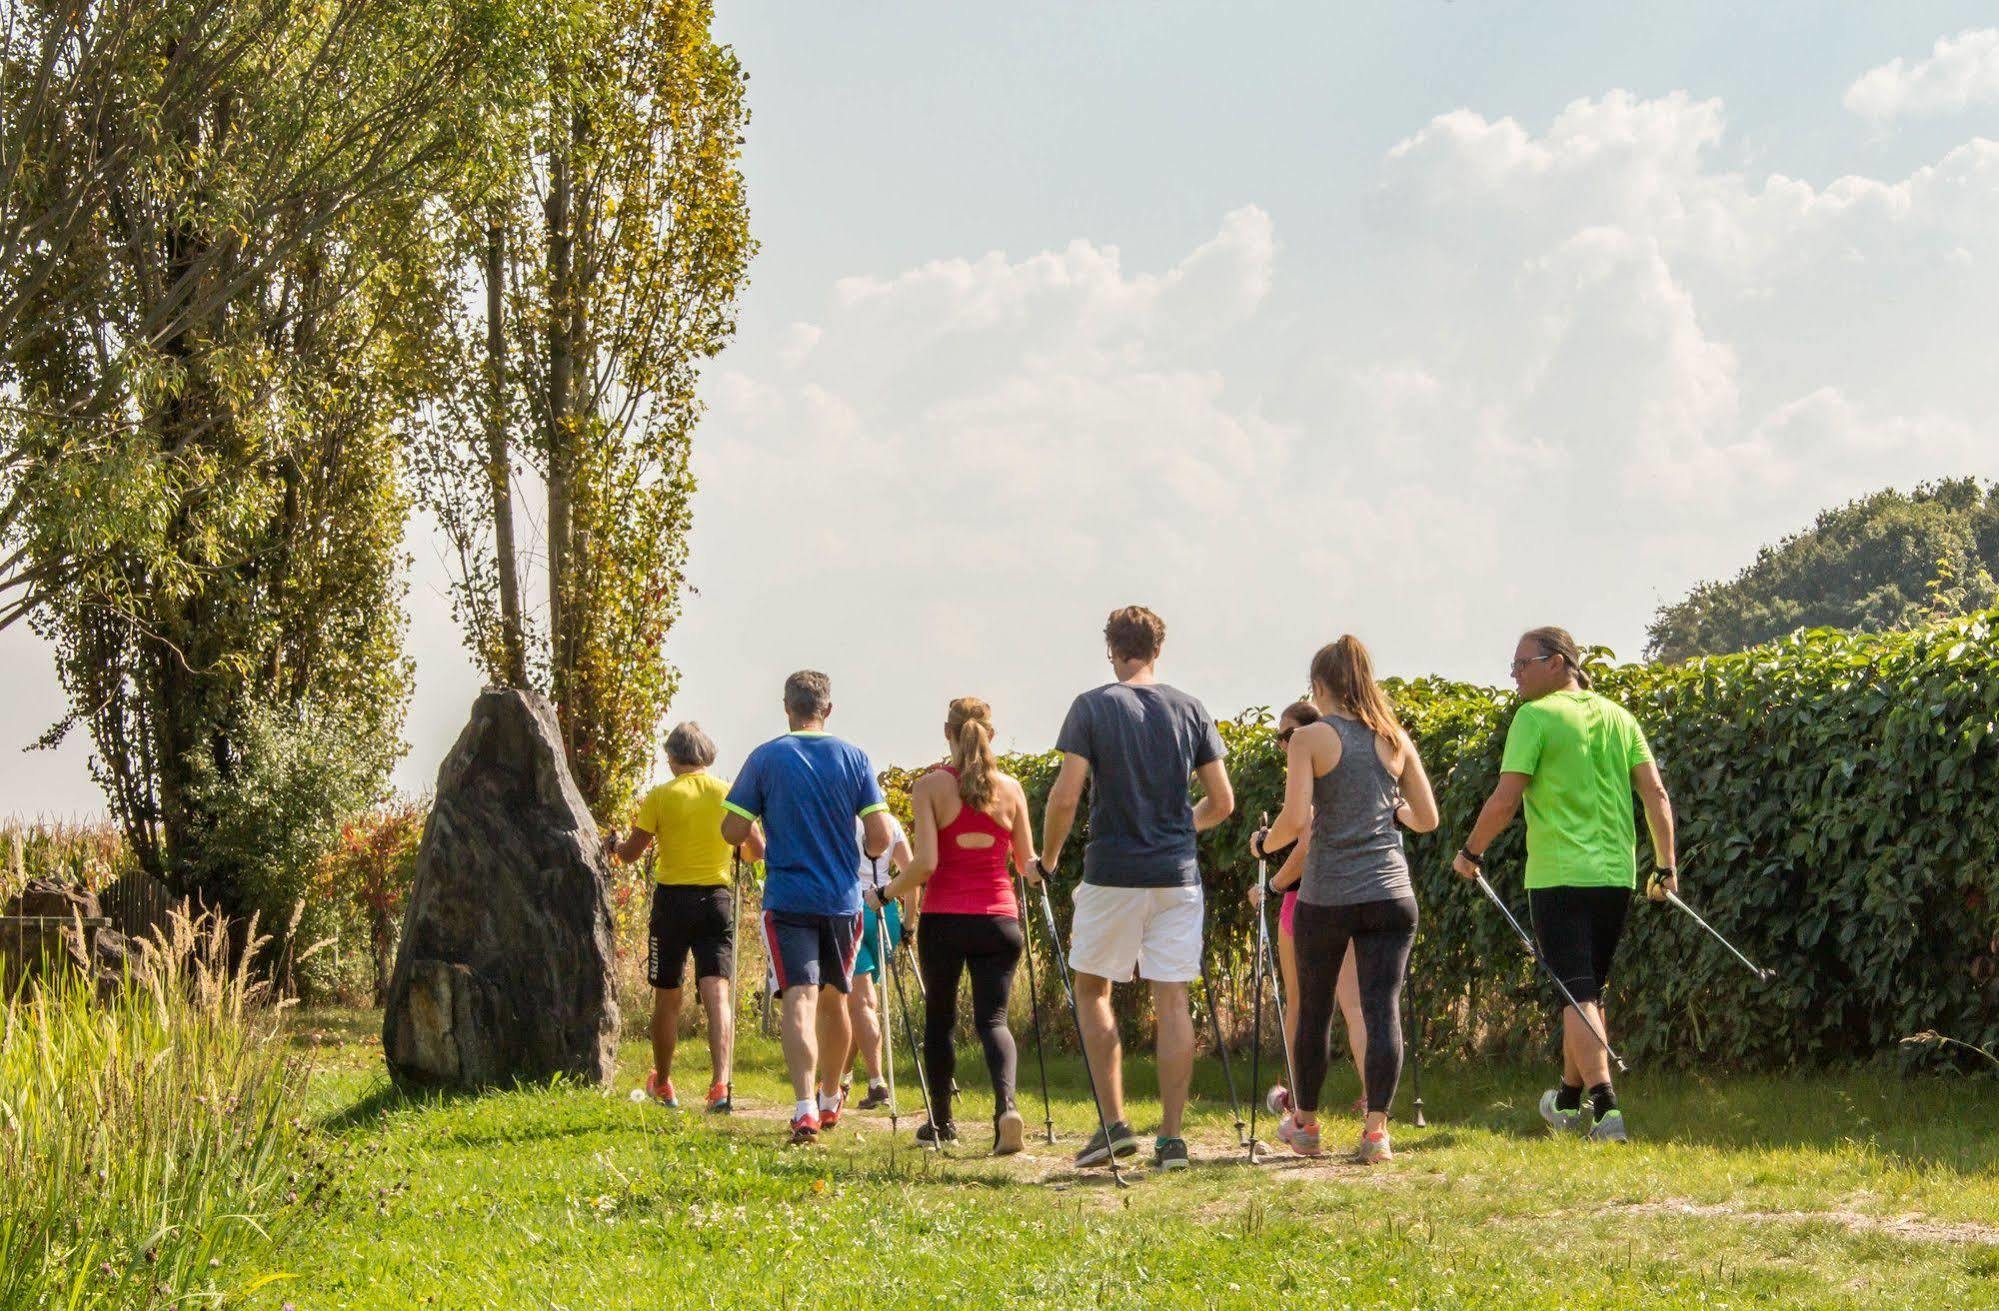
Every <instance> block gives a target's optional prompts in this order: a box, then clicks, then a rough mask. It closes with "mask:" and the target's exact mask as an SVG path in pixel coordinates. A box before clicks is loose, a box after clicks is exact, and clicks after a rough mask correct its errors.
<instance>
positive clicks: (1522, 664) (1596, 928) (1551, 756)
mask: <svg viewBox="0 0 1999 1311" xmlns="http://www.w3.org/2000/svg"><path fill="white" fill-rule="evenodd" d="M1513 682H1514V686H1515V687H1517V688H1518V689H1519V691H1520V697H1521V701H1522V704H1521V706H1520V709H1519V710H1518V711H1517V712H1516V713H1515V714H1514V716H1513V725H1512V727H1511V728H1509V729H1508V730H1507V734H1506V751H1505V754H1504V756H1503V757H1502V758H1501V760H1500V765H1499V786H1497V787H1495V788H1494V789H1493V790H1492V795H1491V796H1490V797H1489V798H1487V799H1486V803H1485V808H1484V809H1483V810H1481V811H1480V812H1479V816H1478V822H1477V823H1476V824H1474V825H1473V826H1472V831H1471V836H1470V837H1468V838H1466V839H1465V844H1464V846H1463V847H1462V848H1461V849H1460V850H1459V851H1458V856H1457V860H1456V861H1455V862H1454V866H1453V867H1454V868H1455V869H1456V870H1457V872H1458V873H1459V874H1462V875H1463V876H1464V877H1465V878H1467V879H1472V878H1476V877H1477V876H1478V874H1479V873H1480V871H1481V869H1482V868H1483V866H1482V864H1481V861H1482V860H1483V858H1484V854H1485V850H1486V848H1487V847H1489V846H1491V845H1492V842H1493V840H1494V839H1495V838H1497V837H1498V836H1499V835H1500V834H1501V833H1502V832H1504V831H1505V830H1506V827H1507V825H1509V824H1511V823H1512V822H1513V817H1514V815H1516V814H1517V813H1519V809H1520V804H1521V802H1522V801H1523V800H1524V801H1525V802H1526V805H1527V900H1528V907H1529V909H1530V910H1531V911H1532V913H1533V919H1534V937H1535V939H1536V941H1537V942H1538V943H1539V944H1540V949H1541V956H1542V958H1543V959H1544V960H1545V961H1547V963H1548V965H1549V967H1550V968H1551V969H1552V970H1553V971H1554V974H1555V976H1556V977H1557V978H1559V979H1561V980H1562V982H1563V983H1564V984H1565V985H1566V986H1567V987H1568V989H1569V992H1570V994H1571V995H1572V996H1573V997H1574V998H1575V1001H1576V1005H1575V1006H1574V1007H1564V1009H1563V1011H1562V1083H1561V1087H1559V1088H1551V1089H1549V1090H1548V1091H1547V1092H1545V1093H1543V1094H1542V1096H1541V1117H1542V1118H1543V1119H1545V1120H1546V1121H1547V1122H1548V1123H1549V1124H1550V1125H1551V1126H1553V1127H1554V1128H1556V1129H1569V1130H1575V1131H1578V1132H1586V1133H1588V1134H1589V1136H1590V1137H1591V1138H1592V1139H1594V1140H1596V1141H1599V1142H1623V1141H1624V1138H1625V1131H1624V1113H1623V1111H1621V1110H1620V1109H1619V1108H1618V1105H1617V1093H1616V1091H1615V1090H1614V1089H1613V1088H1612V1087H1611V1083H1610V1057H1609V1055H1608V1053H1607V1052H1606V1051H1605V1046H1606V1044H1607V1042H1608V1040H1609V1035H1610V1029H1609V1027H1608V1021H1607V1020H1606V1019H1605V1018H1604V1011H1603V990H1604V986H1605V984H1606V983H1608V982H1609V979H1610V965H1611V958H1612V957H1613V956H1614V955H1615V954H1616V952H1617V944H1618V940H1619V939H1620V938H1621V937H1622V936H1623V934H1624V917H1625V914H1626V912H1627V911H1629V909H1630V906H1631V892H1632V889H1633V888H1634V887H1636V886H1637V882H1638V857H1637V847H1638V833H1637V825H1636V824H1635V823H1634V821H1633V819H1632V813H1631V793H1632V791H1633V789H1636V791H1637V793H1638V796H1639V799H1640V800H1641V801H1642V802H1643V803H1644V806H1645V822H1646V826H1647V827H1648V828H1650V829H1651V831H1652V854H1653V859H1654V860H1655V861H1656V862H1657V864H1658V867H1659V876H1658V879H1657V881H1656V882H1655V883H1654V884H1653V885H1652V888H1651V889H1650V890H1649V891H1648V895H1650V896H1652V897H1653V898H1654V899H1655V900H1657V899H1660V898H1663V897H1664V895H1665V893H1666V892H1668V891H1678V889H1679V879H1678V878H1677V877H1676V875H1675V873H1674V857H1673V803H1672V800H1671V799H1670V798H1669V797H1667V795H1666V785H1665V783H1664V782H1663V781H1662V780H1661V779H1660V777H1659V767H1658V765H1657V764H1655V763H1654V762H1653V759H1652V750H1651V748H1650V747H1648V746H1647V745H1646V744H1645V734H1644V732H1643V730H1641V729H1640V728H1639V727H1638V721H1637V720H1636V719H1633V718H1632V717H1631V712H1630V711H1628V710H1626V709H1625V708H1624V707H1623V706H1620V705H1618V704H1617V703H1616V702H1614V701H1611V700H1609V699H1608V698H1606V697H1602V696H1599V695H1597V694H1596V693H1595V692H1592V691H1590V690H1589V673H1588V672H1587V671H1586V670H1585V669H1584V668H1583V667H1582V654H1581V652H1580V651H1579V650H1578V649H1577V647H1576V642H1575V639H1574V638H1572V637H1570V636H1569V634H1568V632H1567V630H1566V629H1561V628H1537V629H1535V630H1534V631H1533V632H1531V633H1528V634H1527V635H1526V636H1524V637H1522V638H1521V639H1520V642H1519V645H1518V646H1517V647H1515V649H1514V652H1513ZM1599 1035H1600V1036H1601V1040H1600V1039H1599ZM1585 1089H1587V1091H1588V1093H1589V1106H1588V1108H1587V1112H1586V1111H1585V1108H1584V1106H1583V1093H1584V1091H1585Z"/></svg>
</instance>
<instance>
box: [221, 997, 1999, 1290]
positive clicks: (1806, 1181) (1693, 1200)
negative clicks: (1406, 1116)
mask: <svg viewBox="0 0 1999 1311" xmlns="http://www.w3.org/2000/svg"><path fill="white" fill-rule="evenodd" d="M375 1025H376V1017H374V1016H373V1015H366V1014H350V1013H333V1014H329V1013H320V1014H315V1015H309V1016H305V1017H302V1018H301V1019H300V1020H299V1021H298V1023H297V1025H296V1038H295V1041H297V1042H298V1043H299V1044H301V1045H302V1046H305V1047H308V1048H310V1049H312V1050H313V1051H314V1053H315V1056H316V1060H317V1063H318V1066H319V1071H320V1072H319V1073H318V1075H317V1076H316V1079H315V1084H314V1088H313V1099H314V1106H315V1111H316V1113H317V1114H319V1115H320V1116H322V1117H323V1125H324V1127H325V1130H326V1132H327V1134H328V1135H329V1137H330V1138H331V1140H332V1142H333V1144H334V1146H335V1151H336V1152H337V1153H338V1155H339V1156H340V1157H341V1158H343V1159H344V1160H345V1161H346V1162H347V1170H348V1183H347V1185H346V1187H345V1188H344V1190H343V1191H342V1192H341V1194H340V1195H339V1196H338V1197H337V1198H336V1199H335V1201H334V1202H333V1203H332V1205H331V1209H330V1210H329V1211H328V1213H327V1214H326V1215H324V1216H323V1217H322V1218H321V1219H320V1220H319V1221H318V1223H317V1224H316V1225H315V1226H313V1227H311V1228H310V1230H309V1232H308V1233H307V1235H306V1236H305V1237H303V1238H302V1239H300V1240H299V1241H298V1242H297V1243H295V1244H294V1245H293V1246H292V1247H291V1248H290V1249H289V1250H288V1251H287V1253H286V1254H285V1257H284V1260H283V1262H282V1263H281V1264H283V1265H284V1267H285V1268H286V1269H287V1270H289V1271H290V1272H291V1273H292V1274H293V1275H294V1276H295V1277H294V1278H291V1279H289V1280H287V1281H284V1282H283V1283H281V1284H274V1285H271V1286H269V1287H267V1288H266V1289H265V1290H264V1291H263V1292H262V1293H260V1294H259V1295H258V1301H259V1304H260V1305H269V1306H272V1307H277V1306H279V1305H280V1304H281V1303H287V1302H288V1303H290V1304H292V1305H293V1306H294V1307H295V1308H297V1309H298V1311H307V1309H308V1308H320V1307H325V1308H334V1307H384V1308H386V1307H407V1306H437V1307H468V1308H470V1307H479V1308H491V1307H496V1306H504V1307H514V1306H520V1307H528V1306H532V1307H551V1308H586V1307H621V1308H622V1307H634V1308H638V1307H643V1308H681V1307H743V1308H750V1307H759V1308H761V1307H770V1308H790V1307H798V1308H804V1307H808V1306H809V1307H814V1308H846V1307H853V1308H866V1309H869V1311H872V1309H873V1308H885V1307H919V1306H923V1307H929V1306H936V1307H958V1306H964V1305H968V1304H969V1305H974V1306H978V1307H981V1308H997V1307H1014V1306H1035V1307H1043V1308H1050V1307H1059V1308H1096V1307H1105V1308H1126V1307H1130V1308H1137V1307H1149V1308H1209V1307H1215V1308H1224V1307H1255V1308H1260V1309H1267V1308H1275V1307H1292V1306H1325V1307H1349V1306H1352V1307H1422V1308H1437V1309H1443V1308H1457V1307H1465V1308H1478V1311H1499V1309H1500V1308H1509V1307H1530V1306H1531V1307H1536V1308H1554V1307H1570V1308H1589V1307H1674V1308H1682V1307H1717V1308H1719V1307H1853V1308H1884V1307H1921V1308H1925V1311H1936V1309H1938V1308H1956V1307H1975V1306H1992V1305H1999V1169H1995V1166H1999V1085H1994V1084H1993V1083H1992V1082H1990V1081H1985V1080H1956V1079H1952V1080H1947V1081H1936V1080H1933V1081H1925V1082H1904V1081H1901V1080H1898V1079H1896V1078H1894V1077H1891V1076H1886V1075H1874V1074H1856V1075H1852V1076H1849V1077H1839V1078H1824V1077H1821V1078H1795V1079H1776V1078H1739V1079H1738V1078H1731V1079H1724V1080H1714V1081H1709V1080H1706V1079H1701V1078H1697V1077H1686V1076H1679V1075H1671V1076H1667V1075H1661V1076H1648V1075H1646V1074H1643V1073H1640V1074H1637V1075H1633V1076H1631V1077H1630V1078H1629V1079H1628V1080H1627V1084H1626V1087H1625V1089H1624V1092H1625V1101H1626V1105H1627V1108H1628V1109H1627V1114H1628V1116H1629V1119H1630V1120H1631V1125H1632V1130H1633V1135H1634V1141H1633V1142H1632V1143H1631V1144H1630V1145H1629V1146H1627V1147H1625V1148H1623V1149H1616V1148H1610V1147H1603V1146H1598V1147H1592V1146H1590V1145H1588V1144H1585V1143H1581V1142H1576V1141H1573V1140H1556V1139H1553V1138H1551V1137H1550V1136H1549V1135H1548V1134H1547V1133H1546V1131H1545V1130H1544V1129H1542V1127H1541V1126H1540V1123H1539V1121H1538V1120H1537V1119H1536V1117H1535V1114H1534V1109H1533V1103H1534V1099H1535V1097H1536V1095H1537V1094H1538V1092H1539V1089H1540V1088H1541V1086H1542V1082H1541V1079H1542V1075H1541V1073H1540V1072H1538V1071H1532V1070H1525V1069H1490V1068H1478V1069H1449V1070H1441V1069H1432V1070H1430V1071H1429V1072H1428V1077H1427V1078H1426V1079H1425V1086H1424V1093H1425V1096H1426V1105H1427V1107H1428V1110H1429V1115H1430V1120H1431V1127H1430V1128H1429V1129H1427V1130H1415V1129H1411V1128H1409V1127H1408V1126H1406V1125H1398V1127H1397V1133H1396V1147H1397V1152H1398V1159H1397V1160H1396V1161H1395V1162H1394V1164H1392V1165H1390V1166H1386V1167H1380V1168H1376V1169H1374V1170H1372V1171H1368V1170H1366V1169H1363V1168H1361V1167H1357V1166H1353V1165H1348V1164H1344V1163H1340V1162H1337V1161H1335V1160H1330V1159H1329V1160H1325V1161H1320V1162H1314V1163H1310V1164H1307V1163H1304V1162H1299V1161H1296V1160H1293V1159H1291V1158H1289V1157H1285V1158H1283V1159H1281V1160H1278V1161H1275V1162H1272V1163H1267V1164H1262V1165H1257V1166H1249V1165H1246V1164H1244V1163H1243V1153H1242V1151H1241V1150H1240V1149H1239V1148H1236V1147H1235V1146H1234V1142H1235V1135H1234V1130H1233V1127H1232V1117H1231V1116H1230V1115H1229V1113H1228V1104H1227V1098H1226V1094H1225V1091H1224V1087H1223V1084H1222V1081H1221V1075H1220V1069H1219V1067H1217V1066H1214V1065H1212V1064H1211V1063H1206V1062H1204V1063H1203V1066H1202V1068H1201V1071H1200V1074H1199V1076H1198V1077H1199V1079H1200V1086H1199V1088H1198V1090H1197V1091H1198V1093H1199V1098H1198V1106H1197V1112H1198V1113H1197V1115H1196V1116H1195V1118H1194V1120H1193V1123H1192V1125H1191V1127H1190V1134H1189V1137H1190V1138H1191V1139H1192V1140H1193V1143H1194V1152H1195V1168H1194V1169H1193V1170H1191V1171H1187V1172H1185V1173H1183V1174H1178V1175H1173V1176H1159V1175H1154V1174H1152V1173H1151V1172H1150V1171H1148V1170H1144V1169H1140V1170H1136V1171H1133V1172H1132V1174H1133V1175H1134V1177H1135V1180H1136V1183H1135V1186H1134V1187H1132V1188H1130V1189H1126V1190H1119V1189H1116V1188H1114V1187H1112V1186H1111V1184H1110V1181H1109V1178H1108V1176H1107V1175H1105V1174H1103V1173H1102V1172H1089V1173H1087V1174H1078V1173H1077V1172H1075V1171H1073V1170H1071V1169H1070V1168H1069V1164H1068V1158H1069V1154H1070V1153H1071V1152H1073V1151H1074V1150H1075V1149H1076V1147H1077V1146H1079V1145H1080V1142H1081V1140H1082V1137H1083V1135H1084V1133H1085V1132H1086V1128H1087V1127H1088V1126H1090V1125H1091V1124H1093V1119H1092V1113H1091V1112H1090V1109H1089V1103H1088V1099H1087V1095H1086V1094H1085V1092H1084V1090H1083V1085H1082V1079H1081V1070H1080V1067H1078V1066H1076V1065H1074V1064H1073V1063H1071V1062H1066V1061H1065V1062H1064V1063H1063V1065H1062V1067H1061V1069H1060V1070H1059V1071H1056V1075H1057V1078H1056V1089H1055V1092H1056V1105H1055V1122H1056V1127H1057V1131H1058V1133H1059V1134H1060V1135H1061V1142H1060V1143H1059V1144H1058V1145H1057V1146H1055V1147H1048V1146H1046V1145H1045V1144H1043V1143H1042V1142H1041V1140H1040V1139H1039V1137H1038V1136H1033V1137H1030V1146H1029V1150H1028V1152H1027V1154H1025V1155H1024V1156H1022V1157H1018V1158H1014V1159H1013V1160H1012V1161H997V1160H993V1159H991V1158H988V1157H986V1156H985V1155H984V1148H985V1146H986V1144H985V1142H984V1141H971V1140H970V1139H977V1138H978V1135H977V1134H976V1133H971V1134H969V1135H968V1141H966V1142H964V1143H961V1144H959V1145H958V1147H957V1148H956V1149H955V1150H954V1151H953V1152H952V1153H950V1154H948V1155H947V1156H946V1157H945V1158H943V1159H941V1160H940V1159H936V1158H933V1157H931V1156H930V1155H928V1154H926V1153H925V1152H924V1151H922V1150H919V1149H917V1148H916V1147H915V1146H914V1145H913V1144H912V1142H911V1140H910V1137H909V1131H910V1129H911V1127H912V1125H913V1123H914V1121H915V1118H916V1117H906V1118H905V1119H904V1121H903V1124H902V1133H901V1134H900V1136H899V1137H894V1138H892V1137H891V1135H890V1133H889V1125H888V1121H887V1118H886V1117H885V1116H882V1117H877V1116H874V1115H866V1116H860V1115H855V1116H850V1117H848V1119H847V1120H846V1121H844V1122H843V1123H842V1125H841V1127H840V1129H839V1130H838V1131H837V1132H836V1133H835V1134H833V1135H831V1136H830V1137H829V1138H828V1140H827V1142H826V1143H825V1144H824V1145H822V1146H820V1147H818V1148H810V1149H802V1150H794V1149H790V1148H787V1147H784V1146H782V1145H781V1143H782V1129H783V1124H782V1120H781V1118H780V1117H781V1115H782V1111H781V1109H780V1108H781V1105H782V1103H781V1101H780V1098H781V1097H782V1096H784V1094H783V1093H782V1090H781V1089H780V1087H779V1083H780V1080H779V1079H778V1077H777V1075H778V1073H779V1071H780V1070H781V1065H780V1063H779V1061H778V1059H777V1056H776V1053H775V1051H774V1050H773V1049H772V1048H771V1047H769V1046H768V1045H766V1044H764V1043H762V1042H761V1041H759V1040H750V1041H749V1043H748V1047H747V1050H746V1051H745V1053H744V1058H745V1059H744V1066H745V1072H744V1074H743V1076H742V1077H741V1078H739V1079H738V1081H737V1093H738V1100H739V1102H741V1103H742V1106H743V1113H742V1114H739V1115H737V1116H735V1117H733V1118H731V1119H729V1120H726V1121H722V1120H718V1119H716V1118H712V1117H709V1116H706V1115H704V1114H703V1113H701V1112H700V1111H699V1110H692V1111H689V1110H681V1111H666V1110H662V1109H659V1108H656V1107H653V1106H649V1105H643V1104H634V1103H632V1102H631V1101H629V1100H628V1095H629V1092H630V1090H631V1088H632V1087H633V1085H634V1084H635V1083H636V1082H637V1080H638V1079H640V1078H641V1077H643V1074H644V1071H645V1065H646V1057H645V1054H644V1052H643V1050H642V1049H641V1048H639V1047H637V1046H629V1047H627V1048H626V1050H625V1052H624V1061H623V1068H622V1070H621V1071H620V1080H619V1082H618V1084H617V1086H616V1087H614V1088H612V1089H611V1090H609V1092H608V1093H607V1092H605V1091H603V1090H598V1089H581V1088H567V1089H556V1090H539V1091H522V1092H512V1093H503V1094H495V1095H490V1096H485V1097H460V1098H440V1099H429V1100H406V1099H403V1098H401V1097H399V1096H397V1095H396V1094H395V1093H393V1092H392V1091H391V1090H390V1089H389V1088H388V1087H387V1085H386V1083H385V1081H384V1079H383V1077H382V1075H381V1065H380V1058H379V1051H378V1049H377V1047H376V1045H375V1041H374V1028H375ZM1023 1055H1024V1058H1025V1059H1024V1060H1023V1069H1022V1075H1023V1083H1024V1085H1025V1088H1024V1096H1023V1108H1022V1109H1023V1111H1024V1112H1025V1113H1027V1115H1028V1117H1029V1119H1030V1122H1031V1123H1032V1125H1033V1127H1034V1128H1035V1129H1037V1130H1038V1129H1039V1121H1040V1115H1041V1104H1040V1099H1039V1095H1038V1090H1037V1088H1036V1084H1035V1077H1034V1065H1033V1061H1032V1056H1031V1049H1030V1051H1029V1052H1027V1053H1023ZM699 1059H704V1058H699V1057H698V1058H697V1064H696V1065H694V1066H690V1067H689V1068H688V1069H687V1070H685V1071H684V1072H683V1073H684V1075H686V1076H689V1077H684V1078H683V1079H682V1080H681V1081H680V1082H681V1083H682V1084H683V1086H686V1085H694V1086H696V1087H698V1086H699V1084H700V1082H701V1079H700V1077H699V1074H700V1066H699V1064H698V1060H699ZM962 1069H963V1082H964V1083H965V1084H966V1086H967V1094H966V1100H965V1101H964V1103H963V1104H962V1109H961V1111H960V1113H959V1120H960V1124H961V1126H967V1127H969V1126H972V1125H975V1124H978V1123H980V1122H981V1121H982V1119H983V1117H984V1116H985V1115H986V1114H988V1113H989V1108H988V1105H987V1104H986V1102H985V1098H984V1096H983V1095H981V1090H982V1088H983V1067H982V1066H980V1065H978V1064H977V1062H976V1061H975V1060H970V1059H968V1060H966V1061H965V1062H963V1063H962ZM1345 1077H1346V1078H1347V1079H1348V1080H1351V1079H1352V1074H1351V1072H1350V1071H1349V1072H1346V1073H1345ZM1238 1078H1239V1079H1240V1080H1242V1081H1243V1082H1244V1083H1246V1082H1247V1076H1246V1074H1244V1073H1243V1072H1242V1071H1240V1070H1239V1071H1238ZM1131 1082H1132V1086H1133V1091H1134V1092H1135V1093H1138V1094H1140V1095H1144V1094H1148V1093H1150V1091H1151V1090H1152V1081H1151V1075H1150V1071H1149V1069H1146V1068H1144V1067H1142V1066H1141V1067H1140V1068H1139V1069H1137V1070H1136V1071H1134V1073H1133V1078H1132V1080H1131ZM902 1091H903V1093H904V1102H905V1105H907V1106H911V1107H913V1106H915V1104H916V1097H915V1090H914V1088H913V1087H904V1088H903V1090H902ZM1341 1092H1342V1094H1343V1095H1344V1096H1351V1093H1352V1089H1351V1088H1342V1089H1341ZM1153 1109H1154V1108H1153V1107H1151V1106H1148V1105H1146V1104H1144V1103H1142V1102H1141V1103H1139V1104H1137V1105H1136V1106H1135V1107H1134V1111H1135V1115H1134V1122H1135V1123H1136V1124H1137V1125H1138V1126H1139V1128H1140V1129H1141V1130H1146V1129H1148V1128H1149V1127H1150V1125H1151V1124H1152V1123H1153V1120H1152V1119H1151V1116H1152V1114H1153ZM1265 1123H1266V1124H1267V1121H1265ZM849 1126H851V1128H850V1127H849ZM1328 1127H1329V1133H1328V1146H1329V1147H1331V1146H1333V1145H1334V1143H1335V1138H1336V1137H1337V1139H1338V1145H1339V1146H1341V1147H1344V1146H1346V1142H1345V1138H1346V1135H1347V1133H1348V1131H1349V1127H1350V1126H1349V1125H1348V1123H1347V1122H1343V1121H1342V1122H1333V1123H1329V1126H1328ZM1332 1131H1336V1133H1335V1132H1332ZM1266 1136H1269V1135H1268V1130H1266Z"/></svg>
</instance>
